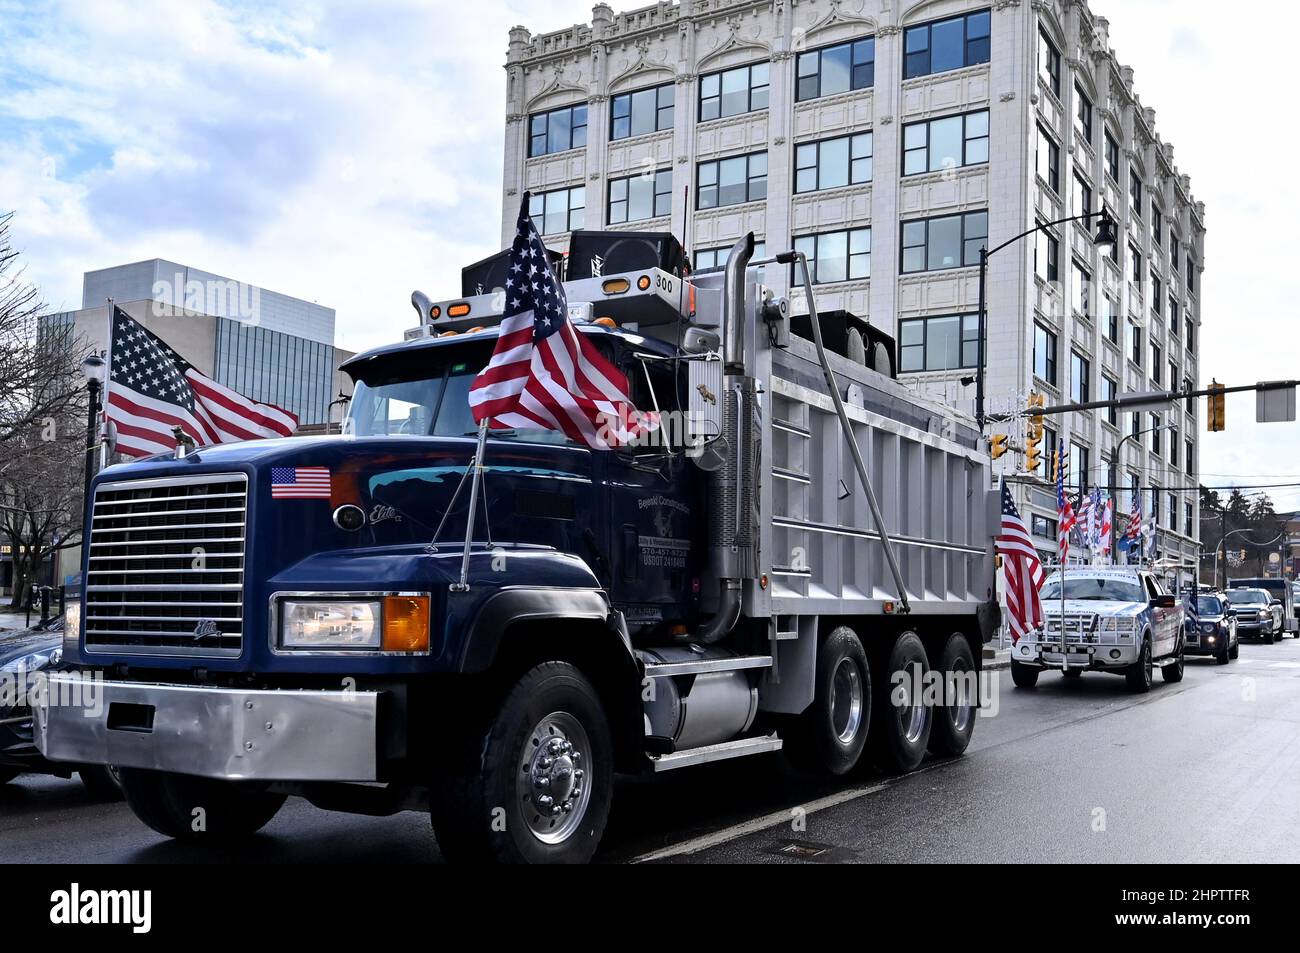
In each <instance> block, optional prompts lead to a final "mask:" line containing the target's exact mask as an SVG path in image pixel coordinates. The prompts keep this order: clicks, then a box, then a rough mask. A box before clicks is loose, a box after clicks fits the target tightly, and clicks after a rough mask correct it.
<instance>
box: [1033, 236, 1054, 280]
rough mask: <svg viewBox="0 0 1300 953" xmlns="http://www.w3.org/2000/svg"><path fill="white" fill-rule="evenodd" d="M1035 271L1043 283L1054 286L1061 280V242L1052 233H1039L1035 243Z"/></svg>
mask: <svg viewBox="0 0 1300 953" xmlns="http://www.w3.org/2000/svg"><path fill="white" fill-rule="evenodd" d="M1034 269H1035V273H1036V274H1037V275H1038V277H1039V278H1042V279H1043V281H1046V282H1047V283H1048V284H1053V283H1055V282H1057V281H1060V280H1061V241H1060V239H1058V238H1057V237H1056V236H1055V235H1053V234H1052V233H1051V232H1047V231H1043V230H1042V229H1040V230H1039V231H1038V238H1037V240H1036V241H1035V243H1034Z"/></svg>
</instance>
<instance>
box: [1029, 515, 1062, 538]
mask: <svg viewBox="0 0 1300 953" xmlns="http://www.w3.org/2000/svg"><path fill="white" fill-rule="evenodd" d="M1030 518H1031V519H1032V520H1033V524H1032V530H1033V533H1034V535H1035V536H1041V537H1043V538H1044V539H1056V532H1057V530H1056V527H1057V525H1058V524H1057V522H1056V520H1053V519H1048V518H1047V517H1046V516H1039V515H1038V514H1037V513H1033V514H1030Z"/></svg>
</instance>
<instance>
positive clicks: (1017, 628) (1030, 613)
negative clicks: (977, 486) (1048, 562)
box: [996, 480, 1045, 644]
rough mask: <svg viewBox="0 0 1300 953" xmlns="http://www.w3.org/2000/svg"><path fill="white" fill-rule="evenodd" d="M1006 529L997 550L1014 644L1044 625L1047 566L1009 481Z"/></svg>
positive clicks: (1004, 505) (1005, 491) (1004, 502)
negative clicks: (1042, 591) (1041, 559)
mask: <svg viewBox="0 0 1300 953" xmlns="http://www.w3.org/2000/svg"><path fill="white" fill-rule="evenodd" d="M1001 495H1002V528H1001V529H1000V530H999V532H998V537H997V541H996V542H997V551H998V555H1000V556H1001V557H1002V577H1003V581H1004V582H1005V583H1006V593H1007V613H1008V615H1009V616H1010V620H1009V624H1010V628H1011V641H1012V643H1013V644H1014V643H1016V642H1019V641H1020V637H1021V636H1023V635H1028V634H1029V633H1030V632H1033V631H1034V630H1035V629H1038V628H1041V627H1042V625H1043V602H1042V600H1041V599H1040V598H1039V595H1038V591H1039V590H1040V589H1042V588H1043V581H1044V579H1045V576H1044V575H1043V564H1042V562H1041V561H1040V560H1039V558H1038V551H1037V550H1036V549H1034V542H1033V540H1032V539H1030V537H1029V531H1028V530H1027V529H1025V524H1024V521H1023V520H1022V519H1021V518H1020V512H1019V511H1018V510H1017V509H1016V503H1015V500H1013V499H1012V498H1011V491H1010V490H1009V489H1007V482H1006V480H1003V481H1002V493H1001Z"/></svg>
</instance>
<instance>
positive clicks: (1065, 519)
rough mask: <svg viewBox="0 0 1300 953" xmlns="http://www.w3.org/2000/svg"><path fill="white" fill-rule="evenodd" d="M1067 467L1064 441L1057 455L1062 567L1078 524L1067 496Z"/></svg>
mask: <svg viewBox="0 0 1300 953" xmlns="http://www.w3.org/2000/svg"><path fill="white" fill-rule="evenodd" d="M1065 467H1066V462H1065V441H1064V440H1062V441H1061V446H1060V449H1059V450H1058V451H1057V453H1056V518H1057V531H1056V543H1057V547H1058V549H1059V550H1060V553H1061V565H1065V559H1066V557H1067V556H1069V555H1070V532H1071V531H1072V530H1073V529H1074V527H1075V526H1076V525H1077V523H1078V520H1076V519H1075V516H1074V507H1073V506H1071V505H1070V498H1069V497H1068V496H1066V495H1065Z"/></svg>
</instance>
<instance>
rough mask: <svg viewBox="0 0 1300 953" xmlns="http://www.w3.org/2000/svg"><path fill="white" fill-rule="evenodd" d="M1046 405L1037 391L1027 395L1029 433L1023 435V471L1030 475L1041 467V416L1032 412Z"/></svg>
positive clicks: (1044, 399)
mask: <svg viewBox="0 0 1300 953" xmlns="http://www.w3.org/2000/svg"><path fill="white" fill-rule="evenodd" d="M1046 403H1047V398H1046V396H1045V395H1043V394H1040V393H1038V392H1037V391H1035V392H1034V393H1032V394H1030V395H1029V410H1030V417H1029V432H1028V433H1027V434H1026V435H1025V469H1026V470H1027V471H1029V472H1030V473H1037V472H1038V470H1039V468H1040V467H1041V466H1042V465H1043V448H1042V443H1043V415H1042V414H1036V413H1033V411H1034V410H1036V409H1038V408H1040V407H1043V406H1045V405H1046Z"/></svg>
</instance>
